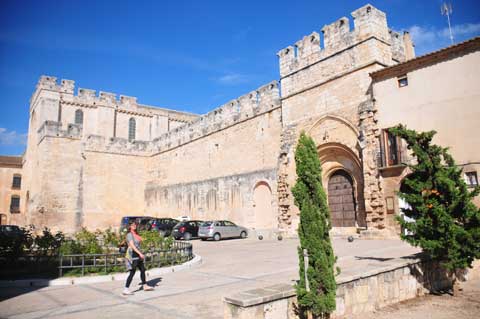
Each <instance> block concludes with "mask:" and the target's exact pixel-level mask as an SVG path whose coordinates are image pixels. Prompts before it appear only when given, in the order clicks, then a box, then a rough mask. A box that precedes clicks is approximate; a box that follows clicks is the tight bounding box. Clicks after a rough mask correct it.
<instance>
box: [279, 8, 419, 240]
mask: <svg viewBox="0 0 480 319" xmlns="http://www.w3.org/2000/svg"><path fill="white" fill-rule="evenodd" d="M352 16H353V18H354V29H353V30H350V25H349V21H348V19H347V18H345V17H343V18H341V19H339V20H337V21H335V22H334V23H332V24H329V25H326V26H324V27H323V28H322V32H323V44H322V43H321V37H320V35H319V34H318V33H316V32H314V33H312V34H310V35H308V36H305V37H303V39H302V40H300V41H298V42H297V43H296V44H295V47H293V46H290V47H288V48H286V49H283V50H281V51H280V52H279V53H278V56H279V63H280V75H281V89H282V121H283V127H284V132H283V133H282V145H281V149H282V153H281V155H280V158H279V164H278V171H279V187H280V188H279V190H278V194H279V203H280V212H279V214H280V220H281V225H280V227H281V228H282V229H283V230H285V231H287V232H288V233H294V232H295V230H296V225H297V224H298V217H297V216H296V215H297V210H296V207H294V205H293V197H292V195H291V193H290V187H291V186H293V184H294V183H295V178H296V174H295V163H294V151H295V144H296V141H297V140H298V136H299V135H300V132H301V131H305V132H307V133H308V134H310V135H311V136H312V137H313V138H314V141H315V143H316V144H317V147H318V149H319V155H320V157H321V161H322V170H323V182H324V187H325V188H328V181H329V177H330V176H331V175H332V174H333V173H334V172H335V171H336V170H339V169H342V170H345V171H347V172H348V173H349V174H350V175H351V177H352V179H353V181H354V185H353V187H354V189H355V200H356V202H357V209H356V214H357V216H358V219H357V225H358V226H368V227H371V228H375V229H384V228H385V227H386V225H385V217H384V207H383V198H382V189H381V180H380V175H379V173H378V168H377V161H376V157H377V152H378V141H377V140H376V138H377V137H378V135H379V133H378V128H377V127H376V118H375V114H374V113H375V112H374V110H373V109H372V108H370V109H371V110H370V111H367V110H366V108H365V105H371V104H372V103H371V78H370V76H369V73H371V72H374V71H376V70H378V69H380V68H382V67H385V66H389V65H393V64H396V63H398V62H402V61H404V60H405V59H406V56H407V54H406V53H405V52H406V48H407V47H408V46H409V45H411V43H410V42H408V41H406V42H405V40H404V37H402V36H400V35H399V34H398V33H396V32H394V31H390V30H389V29H388V26H387V20H386V15H385V13H383V12H381V11H380V10H378V9H376V8H374V7H373V6H371V5H366V6H364V7H362V8H360V9H358V10H355V11H354V12H352ZM327 118H329V120H328V121H326V120H325V119H327ZM334 153H335V154H336V155H335V156H333V155H332V154H334ZM335 157H336V158H335Z"/></svg>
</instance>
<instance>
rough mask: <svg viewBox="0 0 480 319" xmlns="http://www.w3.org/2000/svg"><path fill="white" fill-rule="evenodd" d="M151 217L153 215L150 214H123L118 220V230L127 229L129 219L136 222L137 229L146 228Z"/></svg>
mask: <svg viewBox="0 0 480 319" xmlns="http://www.w3.org/2000/svg"><path fill="white" fill-rule="evenodd" d="M152 219H153V217H150V216H124V217H122V221H121V222H120V232H124V231H126V230H127V227H128V223H130V221H131V220H135V221H136V222H137V231H141V230H146V229H148V225H149V223H150V221H151V220H152Z"/></svg>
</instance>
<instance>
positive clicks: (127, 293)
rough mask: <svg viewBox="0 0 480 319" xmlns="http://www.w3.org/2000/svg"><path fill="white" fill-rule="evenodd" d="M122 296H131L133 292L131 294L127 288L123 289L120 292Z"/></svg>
mask: <svg viewBox="0 0 480 319" xmlns="http://www.w3.org/2000/svg"><path fill="white" fill-rule="evenodd" d="M122 295H125V296H129V295H133V292H131V291H130V290H128V288H125V289H123V291H122Z"/></svg>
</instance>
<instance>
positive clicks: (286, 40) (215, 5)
mask: <svg viewBox="0 0 480 319" xmlns="http://www.w3.org/2000/svg"><path fill="white" fill-rule="evenodd" d="M441 2H442V1H441V0H421V1H420V0H416V1H407V0H383V1H373V0H372V1H370V3H371V4H372V5H374V6H375V7H377V8H379V9H380V10H382V11H384V12H386V13H387V19H388V22H389V25H390V26H391V27H392V28H393V29H395V30H398V31H402V30H410V32H411V34H412V36H413V38H414V41H415V44H416V52H417V55H420V54H423V53H426V52H429V51H432V50H435V49H438V48H441V47H444V46H447V45H449V38H448V31H447V30H448V29H446V28H447V21H446V18H445V17H443V16H442V15H440V4H441ZM452 2H453V15H452V17H451V18H452V25H453V30H454V36H455V41H456V42H459V41H462V40H465V39H468V38H471V37H474V36H478V35H480V1H478V0H471V1H468V0H464V1H459V0H457V1H452ZM366 3H367V1H365V0H364V1H359V0H343V1H340V0H336V1H321V0H316V1H303V0H297V1H291V0H289V1H283V0H276V1H269V0H262V1H258V0H257V1H250V0H242V1H225V0H223V1H198V0H197V1H181V0H176V1H166V0H165V1H153V0H152V1H120V0H116V1H107V0H103V1H99V0H96V1H89V0H82V1H73V0H70V1H67V0H64V1H60V0H56V1H48V0H42V1H38V0H33V1H25V0H24V1H18V0H2V1H0V154H2V155H15V154H22V153H23V151H24V149H25V141H26V139H25V137H26V133H27V130H28V108H29V98H30V96H31V94H32V92H33V90H34V88H35V84H36V82H37V80H38V78H39V76H40V75H42V74H45V75H53V76H56V77H58V78H65V79H72V80H75V81H76V86H77V87H83V88H91V89H95V90H97V91H100V90H102V91H107V92H114V93H117V94H124V95H130V96H136V97H138V101H139V102H140V103H143V104H149V105H154V106H160V107H166V108H171V109H176V110H182V111H188V112H193V113H199V114H202V113H206V112H207V111H209V110H211V109H213V108H216V107H218V106H220V105H221V104H223V103H225V102H227V101H229V100H231V99H233V98H236V97H238V96H240V95H242V94H244V93H247V92H249V91H251V90H253V89H255V88H257V87H259V86H261V85H263V84H265V83H267V82H269V81H271V80H274V79H278V78H279V74H278V61H277V57H276V52H278V50H280V49H282V48H284V47H286V46H288V45H291V44H294V43H295V42H296V41H297V40H299V39H300V38H301V37H302V36H304V35H306V34H309V33H311V32H312V31H317V32H319V30H320V29H321V28H322V26H323V25H325V24H328V23H331V22H333V21H335V20H337V19H338V18H340V17H342V16H347V17H350V12H351V11H353V10H355V9H357V8H359V7H361V6H363V5H365V4H366Z"/></svg>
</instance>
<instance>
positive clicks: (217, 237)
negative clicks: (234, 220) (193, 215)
mask: <svg viewBox="0 0 480 319" xmlns="http://www.w3.org/2000/svg"><path fill="white" fill-rule="evenodd" d="M220 238H221V237H220V234H219V233H215V235H213V240H215V241H219V240H220Z"/></svg>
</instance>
